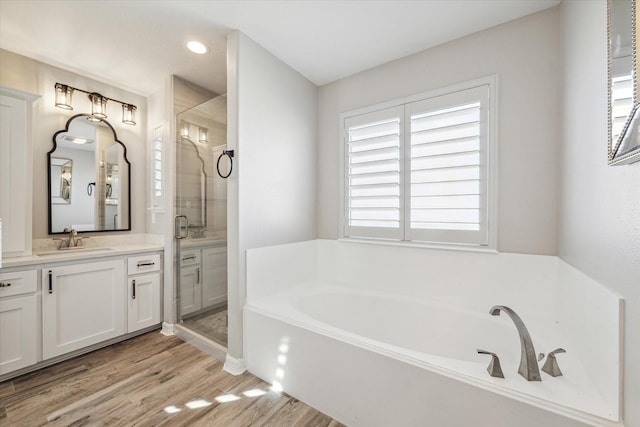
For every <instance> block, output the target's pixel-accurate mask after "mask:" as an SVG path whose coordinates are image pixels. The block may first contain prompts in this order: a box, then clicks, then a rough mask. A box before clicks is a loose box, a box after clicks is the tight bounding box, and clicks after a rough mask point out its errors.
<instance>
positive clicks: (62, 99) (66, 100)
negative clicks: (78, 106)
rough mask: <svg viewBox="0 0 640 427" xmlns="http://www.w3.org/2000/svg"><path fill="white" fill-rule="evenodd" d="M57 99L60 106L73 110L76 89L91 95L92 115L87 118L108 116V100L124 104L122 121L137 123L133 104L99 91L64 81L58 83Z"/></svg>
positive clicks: (56, 86) (102, 118)
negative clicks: (73, 97) (81, 87)
mask: <svg viewBox="0 0 640 427" xmlns="http://www.w3.org/2000/svg"><path fill="white" fill-rule="evenodd" d="M55 90H56V101H55V105H56V107H58V108H63V109H65V110H73V106H72V105H71V96H72V95H73V92H74V91H78V92H82V93H86V94H87V95H89V101H91V115H90V116H89V117H87V120H90V121H92V122H99V121H101V120H104V119H106V118H107V101H113V102H117V103H118V104H121V105H122V123H124V124H127V125H132V126H135V124H136V110H137V109H138V107H136V106H135V105H133V104H127V103H125V102H122V101H118V100H117V99H113V98H107V97H106V96H103V95H101V94H99V93H97V92H88V91H86V90H82V89H78V88H76V87H72V86H68V85H64V84H62V83H56V85H55Z"/></svg>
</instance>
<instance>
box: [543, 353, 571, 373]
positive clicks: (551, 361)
mask: <svg viewBox="0 0 640 427" xmlns="http://www.w3.org/2000/svg"><path fill="white" fill-rule="evenodd" d="M566 352H567V351H566V350H565V349H564V348H557V349H555V350H553V351H552V352H549V354H548V355H547V360H546V361H545V362H544V365H543V366H542V371H543V372H546V373H547V374H549V375H551V376H552V377H559V376H561V375H562V371H561V370H560V367H559V366H558V361H557V360H556V354H557V353H566Z"/></svg>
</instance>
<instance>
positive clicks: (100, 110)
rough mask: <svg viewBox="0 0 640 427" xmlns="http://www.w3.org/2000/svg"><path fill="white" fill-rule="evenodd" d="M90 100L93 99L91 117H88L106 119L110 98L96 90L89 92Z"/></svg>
mask: <svg viewBox="0 0 640 427" xmlns="http://www.w3.org/2000/svg"><path fill="white" fill-rule="evenodd" d="M89 100H90V101H91V117H87V120H90V121H92V122H99V121H100V120H102V119H106V118H107V101H108V98H106V97H104V96H102V95H100V94H99V93H95V92H94V93H90V94H89Z"/></svg>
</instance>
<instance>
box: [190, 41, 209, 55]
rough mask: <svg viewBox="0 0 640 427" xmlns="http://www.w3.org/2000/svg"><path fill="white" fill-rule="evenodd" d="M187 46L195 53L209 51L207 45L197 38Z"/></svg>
mask: <svg viewBox="0 0 640 427" xmlns="http://www.w3.org/2000/svg"><path fill="white" fill-rule="evenodd" d="M187 47H188V48H189V50H190V51H191V52H193V53H197V54H198V55H202V54H203V53H207V47H206V46H205V45H203V44H202V43H200V42H197V41H195V40H192V41H190V42H189V43H187Z"/></svg>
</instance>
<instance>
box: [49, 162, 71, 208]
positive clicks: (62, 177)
mask: <svg viewBox="0 0 640 427" xmlns="http://www.w3.org/2000/svg"><path fill="white" fill-rule="evenodd" d="M50 169H51V203H53V204H69V203H71V172H72V170H73V160H71V159H61V158H58V157H52V158H51V166H50Z"/></svg>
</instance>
